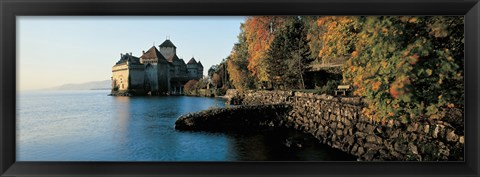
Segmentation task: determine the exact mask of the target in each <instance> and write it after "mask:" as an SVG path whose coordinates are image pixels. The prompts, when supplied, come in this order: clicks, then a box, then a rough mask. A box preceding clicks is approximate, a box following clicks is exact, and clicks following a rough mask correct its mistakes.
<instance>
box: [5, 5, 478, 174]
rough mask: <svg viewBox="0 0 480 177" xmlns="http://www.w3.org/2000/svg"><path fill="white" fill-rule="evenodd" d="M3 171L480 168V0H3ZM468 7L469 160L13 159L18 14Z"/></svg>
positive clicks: (445, 11)
mask: <svg viewBox="0 0 480 177" xmlns="http://www.w3.org/2000/svg"><path fill="white" fill-rule="evenodd" d="M0 13H1V17H0V18H1V20H0V30H1V31H0V39H1V44H0V54H1V59H0V68H1V69H0V71H1V72H0V85H1V91H0V104H1V107H0V113H1V115H0V158H1V159H0V174H1V176H464V177H465V176H472V177H473V176H479V174H480V172H479V167H480V166H479V149H480V148H479V131H478V129H479V127H480V124H479V121H478V118H479V114H478V108H479V100H480V99H479V94H478V92H479V91H478V90H479V88H478V84H479V70H478V68H480V65H479V62H478V59H479V58H480V53H479V50H480V47H479V42H480V37H479V33H480V23H479V22H480V18H479V17H480V3H479V1H478V0H336V1H335V0H299V1H293V0H279V1H273V0H230V1H223V0H205V1H198V0H177V1H172V0H163V1H152V0H140V1H135V0H104V1H94V0H82V1H80V0H62V1H60V0H0ZM23 15H26V16H41V15H46V16H56V15H69V16H70V15H75V16H76V15H79V16H105V15H115V16H130V15H133V16H139V15H149V16H150V15H206V16H210V15H464V16H465V52H466V55H465V57H466V59H465V94H466V97H465V103H466V105H465V118H466V120H465V122H466V123H465V126H466V127H465V134H466V136H465V138H466V140H465V142H466V143H465V154H466V155H465V161H464V162H152V163H147V162H139V163H135V162H91V163H89V162H16V161H15V149H16V147H15V136H16V135H15V114H16V113H15V110H16V77H15V76H16V18H15V17H16V16H23Z"/></svg>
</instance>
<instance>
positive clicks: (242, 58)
mask: <svg viewBox="0 0 480 177" xmlns="http://www.w3.org/2000/svg"><path fill="white" fill-rule="evenodd" d="M244 28H245V26H244V24H241V26H240V34H239V35H238V37H237V38H238V42H237V43H236V44H235V45H234V46H233V48H232V52H231V54H230V56H228V57H227V61H226V66H227V71H228V76H229V81H231V83H232V86H233V87H234V88H236V89H241V90H244V89H253V88H255V85H254V83H255V76H254V74H253V73H252V72H251V71H250V70H249V69H248V65H249V60H248V59H249V58H250V56H249V53H248V43H247V39H246V36H245V35H246V34H245V30H244Z"/></svg>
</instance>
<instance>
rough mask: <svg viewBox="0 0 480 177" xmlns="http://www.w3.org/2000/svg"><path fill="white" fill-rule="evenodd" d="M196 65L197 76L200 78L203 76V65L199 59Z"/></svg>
mask: <svg viewBox="0 0 480 177" xmlns="http://www.w3.org/2000/svg"><path fill="white" fill-rule="evenodd" d="M197 66H198V68H197V72H198V78H202V77H203V65H202V63H201V62H200V60H199V61H198V63H197Z"/></svg>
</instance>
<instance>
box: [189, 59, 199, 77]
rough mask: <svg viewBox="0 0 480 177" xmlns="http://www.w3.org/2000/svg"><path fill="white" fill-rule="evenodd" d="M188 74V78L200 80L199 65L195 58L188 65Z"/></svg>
mask: <svg viewBox="0 0 480 177" xmlns="http://www.w3.org/2000/svg"><path fill="white" fill-rule="evenodd" d="M187 73H188V77H190V78H194V79H198V63H197V61H196V60H195V58H193V57H192V59H190V61H188V63H187Z"/></svg>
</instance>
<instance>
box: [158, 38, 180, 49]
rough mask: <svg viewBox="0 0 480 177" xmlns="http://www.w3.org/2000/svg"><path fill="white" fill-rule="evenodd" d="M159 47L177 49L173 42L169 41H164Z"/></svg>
mask: <svg viewBox="0 0 480 177" xmlns="http://www.w3.org/2000/svg"><path fill="white" fill-rule="evenodd" d="M159 47H173V48H177V47H176V46H175V45H173V43H172V41H170V40H169V39H167V40H165V41H163V43H162V44H160V45H159Z"/></svg>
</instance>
